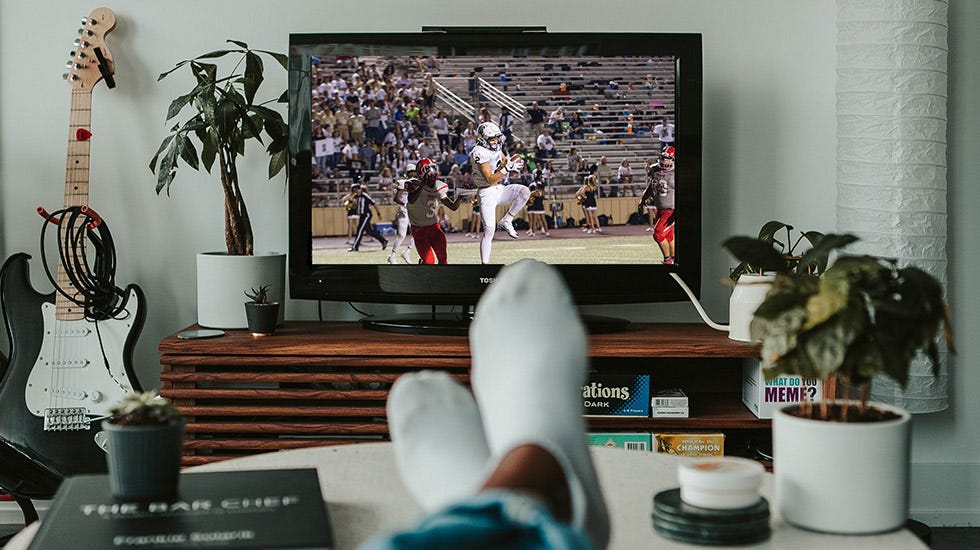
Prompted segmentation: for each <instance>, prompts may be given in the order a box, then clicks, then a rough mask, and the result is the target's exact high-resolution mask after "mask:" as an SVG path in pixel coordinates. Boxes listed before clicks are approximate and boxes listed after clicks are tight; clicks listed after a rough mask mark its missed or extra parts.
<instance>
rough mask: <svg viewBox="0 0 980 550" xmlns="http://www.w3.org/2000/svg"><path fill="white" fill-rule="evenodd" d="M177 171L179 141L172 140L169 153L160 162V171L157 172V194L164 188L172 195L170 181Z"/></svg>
mask: <svg viewBox="0 0 980 550" xmlns="http://www.w3.org/2000/svg"><path fill="white" fill-rule="evenodd" d="M176 171H177V141H172V142H171V143H170V147H169V148H168V149H167V153H166V154H165V155H164V156H163V160H162V161H161V162H160V172H159V173H157V187H156V190H157V195H159V194H160V191H162V190H163V189H164V188H166V190H167V195H170V183H171V182H173V180H174V175H175V174H176Z"/></svg>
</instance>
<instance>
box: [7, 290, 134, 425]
mask: <svg viewBox="0 0 980 550" xmlns="http://www.w3.org/2000/svg"><path fill="white" fill-rule="evenodd" d="M127 303H128V304H137V303H138V301H137V299H136V295H135V292H134V291H132V290H131V291H130V294H129V300H128V302H127ZM41 314H42V318H43V320H44V336H43V340H42V342H41V349H40V353H39V354H38V357H37V360H36V361H35V362H34V367H33V368H32V369H31V373H30V375H29V376H28V379H27V386H26V388H25V389H24V402H25V403H26V405H27V408H28V410H29V411H30V412H31V414H33V415H34V416H38V417H42V418H44V419H45V422H44V429H45V430H46V431H47V430H82V429H88V423H87V421H83V420H82V419H83V418H84V417H85V416H96V417H101V416H107V415H108V414H109V408H110V407H111V406H112V405H113V404H114V403H116V402H118V401H119V400H120V399H122V397H123V396H124V395H126V393H127V392H129V391H132V389H133V384H132V383H131V382H130V380H129V376H128V375H127V373H126V368H125V363H124V357H123V349H124V348H125V345H126V341H127V338H128V337H129V332H130V331H131V330H132V328H133V325H134V323H135V322H136V316H135V315H134V314H133V312H130V311H129V310H128V309H124V310H123V311H122V312H121V313H120V315H119V316H117V318H114V319H107V320H104V321H91V320H88V319H82V320H77V321H63V320H58V319H56V318H55V305H54V304H53V303H50V302H45V303H44V304H42V305H41ZM80 409H81V410H83V411H84V413H83V414H80V412H79V410H80Z"/></svg>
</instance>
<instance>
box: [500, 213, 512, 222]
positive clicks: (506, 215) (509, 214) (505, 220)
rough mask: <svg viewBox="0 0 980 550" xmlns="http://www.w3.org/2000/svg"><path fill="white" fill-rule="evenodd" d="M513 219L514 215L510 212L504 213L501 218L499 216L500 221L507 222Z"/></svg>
mask: <svg viewBox="0 0 980 550" xmlns="http://www.w3.org/2000/svg"><path fill="white" fill-rule="evenodd" d="M513 219H514V216H513V215H512V214H511V213H510V212H507V213H506V214H504V217H503V218H500V223H505V222H509V221H511V220H513Z"/></svg>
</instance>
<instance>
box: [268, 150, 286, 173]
mask: <svg viewBox="0 0 980 550" xmlns="http://www.w3.org/2000/svg"><path fill="white" fill-rule="evenodd" d="M284 166H286V151H285V150H282V151H279V152H278V153H273V154H272V156H271V157H270V158H269V179H272V178H274V177H276V174H278V173H279V172H281V171H282V169H283V167H284Z"/></svg>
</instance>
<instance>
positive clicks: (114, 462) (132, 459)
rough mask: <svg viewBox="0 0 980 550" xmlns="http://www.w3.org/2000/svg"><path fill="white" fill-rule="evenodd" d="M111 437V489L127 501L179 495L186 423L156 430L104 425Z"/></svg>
mask: <svg viewBox="0 0 980 550" xmlns="http://www.w3.org/2000/svg"><path fill="white" fill-rule="evenodd" d="M102 429H103V430H105V432H106V434H107V435H108V454H107V455H106V460H107V462H108V466H109V487H110V489H111V490H112V495H113V496H114V497H116V498H118V499H121V500H127V501H150V500H167V499H170V498H173V497H174V496H176V495H177V482H178V479H179V474H180V456H181V452H182V451H183V448H184V419H183V418H178V419H175V420H173V421H171V422H170V423H169V424H162V425H155V426H128V425H119V424H113V423H111V422H109V421H108V420H105V421H103V422H102Z"/></svg>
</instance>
